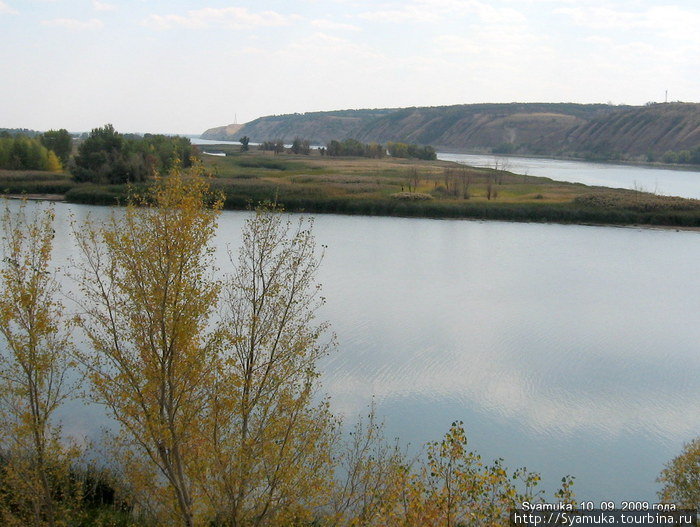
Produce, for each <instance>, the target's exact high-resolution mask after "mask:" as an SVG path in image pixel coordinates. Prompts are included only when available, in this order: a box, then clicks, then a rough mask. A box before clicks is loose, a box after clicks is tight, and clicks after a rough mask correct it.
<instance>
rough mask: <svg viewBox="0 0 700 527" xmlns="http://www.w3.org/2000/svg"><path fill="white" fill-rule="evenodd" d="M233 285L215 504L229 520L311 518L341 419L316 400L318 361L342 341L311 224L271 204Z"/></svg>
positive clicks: (215, 428) (219, 396)
mask: <svg viewBox="0 0 700 527" xmlns="http://www.w3.org/2000/svg"><path fill="white" fill-rule="evenodd" d="M231 263H232V264H233V265H235V271H234V273H233V275H232V276H231V278H230V280H228V282H227V283H226V285H225V287H224V305H223V313H224V319H223V327H224V331H225V334H226V336H227V337H226V338H227V340H226V342H227V345H226V347H225V351H224V353H223V355H222V361H221V365H222V366H221V370H220V374H219V378H218V379H217V382H216V384H214V385H212V393H211V397H212V400H213V403H212V414H211V416H212V418H211V423H212V427H211V432H212V435H211V437H210V445H211V450H212V452H213V456H212V459H211V461H212V462H213V463H214V465H213V467H212V469H211V470H210V471H208V474H209V476H208V479H209V481H210V482H211V483H213V484H214V485H215V487H214V488H213V489H212V490H210V491H209V492H208V493H207V494H208V495H210V496H214V497H216V499H215V500H213V502H212V507H213V508H214V510H215V511H216V513H217V515H216V517H217V520H218V521H219V522H221V524H222V525H232V526H243V525H282V524H284V525H286V524H287V523H284V522H286V521H292V520H310V519H312V513H313V511H314V509H315V508H316V507H318V506H319V505H320V504H321V503H323V501H324V500H325V498H324V496H326V494H327V491H328V490H327V489H328V487H329V485H330V479H331V466H332V459H331V448H330V446H331V443H332V441H333V438H334V433H333V430H334V426H333V425H334V421H333V418H332V416H331V414H330V412H329V411H328V405H327V403H326V402H322V403H321V404H314V402H313V399H312V397H313V395H314V389H315V387H316V379H317V377H318V372H317V369H316V363H317V361H318V359H319V358H320V357H321V356H322V355H324V354H325V353H327V351H328V350H329V348H330V346H331V345H332V341H325V340H324V339H323V336H324V334H325V333H326V330H327V326H326V324H316V323H315V316H316V309H317V308H318V307H319V306H320V305H321V304H322V303H323V299H322V298H321V297H320V288H319V286H318V285H317V284H316V282H315V275H316V271H317V269H318V266H319V263H320V257H318V256H317V255H316V251H315V243H314V238H313V236H312V233H311V223H307V222H305V221H304V220H300V221H299V222H298V223H297V224H296V225H292V223H291V222H290V221H286V220H285V219H284V218H283V217H282V215H281V214H280V213H279V211H278V210H277V209H276V208H274V207H270V206H262V207H261V208H259V209H258V210H257V211H256V212H255V214H254V215H253V216H252V217H251V218H250V219H249V220H248V221H247V222H246V224H245V227H244V229H243V245H242V247H241V249H240V252H239V255H238V259H237V261H234V259H233V257H231Z"/></svg>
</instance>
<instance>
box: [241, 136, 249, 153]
mask: <svg viewBox="0 0 700 527" xmlns="http://www.w3.org/2000/svg"><path fill="white" fill-rule="evenodd" d="M238 142H239V143H241V152H247V151H248V143H250V137H248V136H247V135H244V136H243V137H241V138H240V139H239V140H238Z"/></svg>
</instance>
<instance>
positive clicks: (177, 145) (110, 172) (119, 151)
mask: <svg viewBox="0 0 700 527" xmlns="http://www.w3.org/2000/svg"><path fill="white" fill-rule="evenodd" d="M197 155H198V150H197V148H196V147H195V146H193V145H192V144H191V143H190V140H189V139H188V138H186V137H179V136H175V137H169V136H165V135H153V134H146V135H144V136H143V137H142V136H139V135H135V134H127V135H124V134H120V133H119V132H117V131H116V130H115V129H114V127H113V126H112V125H111V124H107V125H105V126H104V127H102V128H95V129H93V130H92V132H90V135H89V136H88V137H87V138H86V139H85V140H84V141H83V142H82V143H80V146H79V147H78V155H76V156H75V157H74V158H73V159H72V161H71V163H70V165H69V168H70V172H71V174H73V177H74V178H75V180H76V181H78V182H91V183H108V184H123V183H130V182H141V181H146V180H147V179H148V178H149V177H150V176H153V175H154V174H157V173H159V172H161V171H167V170H170V169H171V168H172V167H173V166H175V165H176V164H177V165H180V166H182V167H185V168H187V167H190V166H192V160H193V158H194V157H196V156H197Z"/></svg>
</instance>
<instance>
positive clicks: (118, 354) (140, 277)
mask: <svg viewBox="0 0 700 527" xmlns="http://www.w3.org/2000/svg"><path fill="white" fill-rule="evenodd" d="M220 207H221V201H220V199H218V198H216V197H213V196H211V195H210V194H209V191H208V185H207V183H206V181H204V180H203V178H202V177H200V176H198V175H187V174H183V173H181V172H179V171H175V172H174V173H172V174H171V175H169V176H168V177H165V178H163V179H162V180H160V181H159V182H158V184H157V185H155V186H154V187H153V188H152V190H151V191H150V192H149V194H148V195H146V196H144V197H142V198H133V199H132V200H131V203H130V204H129V206H128V207H127V208H126V211H124V213H123V214H121V213H116V212H115V213H114V214H113V215H112V217H111V218H110V220H109V221H107V222H106V223H105V224H104V225H94V224H88V225H86V226H84V228H82V229H80V231H79V232H78V233H77V238H78V243H79V245H80V247H81V249H82V252H83V254H84V263H83V264H81V267H80V269H81V271H82V274H81V283H82V289H83V293H84V296H85V298H86V300H85V304H84V315H83V316H82V320H81V325H82V327H83V328H84V330H85V332H86V333H87V336H88V338H89V341H90V342H91V344H92V349H91V350H89V351H88V352H86V353H84V354H83V355H82V356H81V359H82V362H83V363H84V364H85V365H86V366H87V369H88V374H89V377H90V380H91V381H92V386H93V395H94V397H95V398H96V400H97V401H98V402H100V403H102V404H104V405H106V407H107V408H108V409H109V410H110V412H111V415H112V416H113V417H114V418H115V419H116V421H117V422H118V423H119V424H120V425H121V432H120V435H119V436H118V437H116V438H115V441H116V443H117V445H118V446H119V447H120V450H118V452H119V454H120V457H119V459H120V461H121V462H122V463H123V465H124V470H125V472H126V474H127V475H128V480H129V483H130V485H131V488H132V491H133V495H134V496H137V497H138V498H139V503H138V505H140V507H141V509H142V510H147V511H149V512H150V513H152V514H153V515H154V516H155V517H156V518H157V519H158V520H159V521H161V522H163V523H164V524H167V525H183V526H187V527H192V526H194V525H195V524H196V523H197V521H198V517H199V515H200V514H201V513H202V510H201V508H200V504H201V500H200V499H199V498H198V495H197V488H196V487H195V485H194V480H195V479H196V478H195V476H194V474H196V473H197V471H198V470H199V469H200V460H201V459H203V458H204V456H203V455H202V454H201V452H200V447H201V439H202V437H204V433H203V430H202V428H203V427H204V425H205V423H204V422H203V420H202V419H201V416H202V415H205V414H206V413H207V409H206V405H207V397H206V395H207V389H208V387H209V386H211V384H212V383H213V382H214V380H215V379H214V376H213V375H214V371H215V367H216V353H215V344H216V338H215V337H214V336H213V335H212V334H210V333H209V332H208V323H209V317H210V314H211V312H212V309H213V308H214V306H215V304H216V299H217V294H218V291H219V284H218V283H217V282H216V281H213V280H212V279H210V278H209V271H210V270H211V266H212V258H213V248H212V245H211V241H212V237H213V235H214V232H215V229H216V224H217V223H216V222H217V216H218V214H217V211H218V210H219V209H220Z"/></svg>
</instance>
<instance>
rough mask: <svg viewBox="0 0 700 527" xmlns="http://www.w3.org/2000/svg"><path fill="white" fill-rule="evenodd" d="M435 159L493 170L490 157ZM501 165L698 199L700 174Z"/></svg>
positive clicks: (565, 164)
mask: <svg viewBox="0 0 700 527" xmlns="http://www.w3.org/2000/svg"><path fill="white" fill-rule="evenodd" d="M438 159H442V160H445V161H455V162H457V163H462V164H465V165H470V166H477V167H493V166H494V162H495V160H496V158H495V157H494V156H493V155H471V154H445V153H438ZM504 162H505V163H506V170H509V171H511V172H515V173H516V174H526V175H529V176H541V177H548V178H551V179H554V180H557V181H570V182H572V183H584V184H585V185H597V186H602V187H613V188H626V189H634V190H643V191H645V192H654V193H656V194H664V195H667V196H682V197H684V198H695V199H700V171H693V170H673V169H668V168H656V167H645V166H631V165H615V164H611V163H586V162H583V161H563V160H555V159H540V158H537V159H535V158H529V157H505V156H500V157H498V163H499V164H502V163H504Z"/></svg>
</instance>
